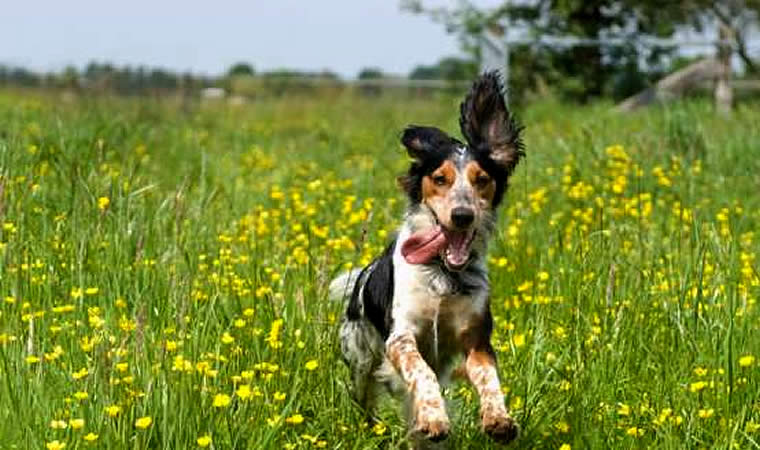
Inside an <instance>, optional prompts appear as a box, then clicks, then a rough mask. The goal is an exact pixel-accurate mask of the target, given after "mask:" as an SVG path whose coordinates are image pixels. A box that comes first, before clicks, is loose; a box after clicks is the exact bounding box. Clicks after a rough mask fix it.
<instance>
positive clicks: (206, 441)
mask: <svg viewBox="0 0 760 450" xmlns="http://www.w3.org/2000/svg"><path fill="white" fill-rule="evenodd" d="M195 442H197V443H198V447H204V448H205V447H208V446H209V445H211V436H210V435H208V434H206V435H203V436H201V437H199V438H198V440H196V441H195Z"/></svg>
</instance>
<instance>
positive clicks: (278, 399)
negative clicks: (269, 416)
mask: <svg viewBox="0 0 760 450" xmlns="http://www.w3.org/2000/svg"><path fill="white" fill-rule="evenodd" d="M283 400H285V393H284V392H280V391H277V392H275V393H274V401H276V402H281V401H283Z"/></svg>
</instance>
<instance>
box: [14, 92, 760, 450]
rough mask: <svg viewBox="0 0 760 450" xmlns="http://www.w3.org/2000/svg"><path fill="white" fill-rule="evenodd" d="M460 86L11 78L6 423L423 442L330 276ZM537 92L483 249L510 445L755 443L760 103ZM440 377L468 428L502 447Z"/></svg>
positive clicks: (444, 119)
mask: <svg viewBox="0 0 760 450" xmlns="http://www.w3.org/2000/svg"><path fill="white" fill-rule="evenodd" d="M457 102H458V99H455V98H449V97H442V98H437V97H433V98H428V99H414V98H411V99H405V100H404V101H394V100H392V99H384V98H377V99H367V98H358V97H337V98H331V99H324V98H314V99H309V98H299V99H290V100H287V99H285V100H276V99H271V100H264V101H259V102H254V103H251V104H248V105H243V106H240V107H228V106H226V105H189V106H188V105H185V106H184V107H180V106H176V105H173V104H172V103H170V102H166V101H165V102H158V101H151V100H124V99H122V100H119V99H107V98H105V99H81V100H77V101H75V102H73V103H61V102H59V101H57V100H56V99H54V98H49V97H45V96H34V95H24V96H21V95H18V94H13V93H4V94H2V95H0V392H2V395H0V418H1V419H2V420H0V438H1V439H0V447H2V448H44V447H45V446H46V445H47V446H48V447H49V448H55V446H56V445H58V446H60V445H63V444H65V445H66V448H88V447H94V448H126V447H130V448H173V449H175V448H191V447H194V446H197V445H199V444H206V445H208V446H209V448H211V447H213V448H283V447H284V448H311V447H325V448H375V447H377V446H384V447H388V448H396V447H402V448H403V447H404V446H405V445H406V444H405V442H406V440H405V437H406V430H405V427H404V424H403V423H402V419H401V418H400V417H399V415H398V413H397V411H396V408H394V407H393V406H394V405H393V402H390V401H389V402H386V404H385V405H384V407H383V408H382V409H381V422H379V423H367V422H366V421H365V416H364V415H363V413H362V411H360V410H359V409H358V408H357V407H356V406H355V405H354V404H353V403H352V401H351V399H350V397H349V395H348V393H347V392H348V390H347V387H346V384H347V382H348V377H347V371H346V369H345V367H344V366H343V365H342V362H341V359H340V355H339V351H338V346H337V339H336V332H337V324H338V321H339V320H340V315H341V313H342V309H343V305H339V304H336V303H335V302H331V301H329V300H328V299H327V298H326V286H327V283H328V282H329V280H330V278H331V277H333V276H335V275H336V274H337V273H339V272H340V271H341V270H345V269H347V268H349V267H351V266H358V265H360V264H365V263H367V262H368V261H369V260H370V259H371V258H372V257H373V256H374V255H375V254H377V253H378V251H379V250H380V249H381V248H382V246H383V245H384V244H385V243H386V242H387V240H388V239H389V238H390V236H391V234H392V232H393V230H394V228H395V226H396V225H397V224H398V222H399V217H400V215H401V213H402V212H403V208H404V199H403V197H402V195H401V194H400V193H399V192H398V189H397V188H396V184H395V177H396V175H398V174H399V173H400V172H402V171H403V170H404V168H405V167H406V164H407V160H406V157H405V155H404V152H403V150H402V149H401V147H400V145H399V144H398V137H399V132H400V130H401V129H402V128H403V127H404V126H405V125H406V124H408V123H421V124H433V125H437V126H440V127H442V128H444V129H447V130H450V131H452V132H453V131H455V130H456V124H457V117H456V112H457V110H458V108H457ZM518 113H519V116H520V118H521V119H522V121H523V122H524V123H525V125H526V126H527V129H526V137H525V140H526V144H527V154H528V157H527V158H526V159H525V160H524V163H523V164H521V166H520V167H519V169H518V171H517V173H516V175H515V176H514V178H513V180H512V183H511V188H510V191H509V193H508V196H507V199H506V201H505V205H504V207H503V209H502V211H501V220H500V222H499V223H500V225H499V227H498V230H497V233H496V236H495V239H494V240H493V243H492V246H491V252H490V255H489V261H490V270H491V278H492V291H493V292H492V308H493V312H494V315H495V322H496V329H495V333H494V337H493V339H494V344H495V346H496V348H497V353H498V358H499V372H500V375H501V378H502V383H503V386H504V390H505V395H506V399H507V402H508V404H510V405H511V407H512V409H513V411H514V414H515V416H516V417H517V418H518V420H519V422H520V424H521V426H522V429H523V433H522V435H521V437H520V439H519V441H518V442H517V443H516V444H514V447H516V448H522V447H526V448H527V447H531V448H532V447H542V448H560V447H561V446H563V445H569V446H571V447H574V448H607V447H614V448H621V447H657V448H683V447H717V448H727V447H738V448H749V447H754V446H757V441H758V432H759V430H760V409H759V408H758V406H759V404H758V403H757V398H758V375H759V374H758V361H757V360H756V358H757V357H760V341H758V339H756V338H755V335H756V334H757V331H758V325H759V324H760V323H759V322H758V309H757V305H756V301H757V298H758V294H759V293H760V287H759V286H760V279H759V278H758V258H757V254H758V248H759V246H758V241H759V240H760V236H758V235H757V226H756V224H757V223H758V220H759V219H760V213H759V212H758V211H759V209H758V208H759V207H760V198H759V197H758V195H757V190H758V186H760V175H758V174H760V162H758V161H759V159H760V158H758V156H759V155H760V154H759V153H758V150H757V146H756V143H757V142H759V141H760V135H759V134H760V131H759V130H760V129H758V128H757V127H756V123H757V122H758V120H760V113H759V112H758V111H757V109H756V108H754V107H753V106H742V107H740V108H739V109H738V110H737V111H736V112H735V113H734V114H733V115H732V116H731V117H727V118H722V117H719V116H717V115H716V114H715V113H714V112H713V111H712V108H711V106H710V105H708V104H705V103H699V102H697V103H682V104H676V105H674V106H669V107H667V108H662V109H653V110H649V111H645V112H640V113H636V114H632V115H618V114H615V113H612V112H610V111H609V108H608V106H607V105H603V104H600V105H594V106H585V107H580V106H571V105H561V104H555V103H549V102H547V103H542V104H536V105H533V106H530V107H528V108H527V109H525V110H523V111H519V112H518ZM446 392H447V393H446V395H447V397H448V398H449V399H450V400H451V403H450V408H449V410H450V414H451V415H452V416H453V417H454V426H453V435H452V436H451V438H450V439H451V441H452V444H451V445H452V447H453V448H489V447H491V446H493V444H492V443H491V442H490V441H489V440H488V439H487V438H486V437H484V436H483V435H482V433H481V432H480V431H479V424H478V414H477V404H478V403H477V396H476V394H475V393H474V391H473V390H472V389H471V388H470V387H469V386H467V385H466V384H454V385H453V386H450V387H449V388H447V391H446ZM148 417H149V418H150V420H147V419H145V418H148ZM140 418H143V420H142V421H140V425H144V427H142V428H141V427H138V426H136V423H137V422H138V419H140ZM80 419H81V420H80ZM205 438H210V440H209V439H205ZM199 439H200V440H199ZM59 448H60V447H59ZM565 448H567V447H565Z"/></svg>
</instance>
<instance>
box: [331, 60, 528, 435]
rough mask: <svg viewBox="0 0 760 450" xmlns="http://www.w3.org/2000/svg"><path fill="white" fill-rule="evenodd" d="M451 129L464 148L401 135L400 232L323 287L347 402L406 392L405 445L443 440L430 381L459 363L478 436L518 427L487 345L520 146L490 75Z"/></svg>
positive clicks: (427, 133)
mask: <svg viewBox="0 0 760 450" xmlns="http://www.w3.org/2000/svg"><path fill="white" fill-rule="evenodd" d="M459 123H460V128H461V131H462V134H463V136H464V138H465V141H466V143H463V142H461V141H459V140H457V139H455V138H453V137H451V136H449V135H448V134H446V133H445V132H443V131H441V130H440V129H438V128H434V127H428V126H416V125H410V126H408V127H407V128H406V129H405V130H404V131H403V134H402V136H401V142H402V144H403V145H404V147H406V150H407V152H408V154H409V156H410V157H411V159H412V161H411V165H410V167H409V170H408V172H407V173H406V174H405V175H403V176H402V177H400V178H399V184H400V186H401V187H402V189H403V190H404V192H405V193H406V194H407V196H408V198H409V206H408V209H407V211H406V214H405V215H404V219H403V223H402V225H401V226H400V228H399V230H398V232H397V235H396V238H395V239H394V240H393V242H391V243H390V245H388V246H387V248H386V249H385V251H384V252H383V253H382V254H381V255H380V256H379V257H377V258H376V259H375V260H374V261H373V262H372V263H370V264H369V265H368V266H367V267H365V268H364V269H361V270H360V271H359V270H354V271H351V272H349V273H346V274H343V275H342V276H340V277H338V278H337V279H335V280H333V282H332V283H331V286H330V290H331V295H332V296H333V297H336V298H341V297H342V298H349V301H348V307H347V309H346V312H345V315H344V317H343V319H342V322H341V327H340V345H341V351H342V354H343V358H344V360H345V361H346V363H347V365H348V367H349V369H350V372H351V379H352V380H351V381H352V388H353V392H352V393H353V396H354V399H355V400H356V401H357V402H358V403H359V404H360V405H361V406H362V407H363V408H365V410H366V411H367V412H368V413H369V414H370V415H371V411H372V408H373V407H374V406H375V400H376V398H377V396H378V394H380V393H381V390H380V389H379V388H380V387H383V386H384V387H387V388H389V389H390V390H391V391H396V392H398V391H401V392H405V393H406V395H405V397H406V406H407V408H406V410H407V416H408V421H409V425H410V428H411V431H412V433H413V434H414V436H416V437H418V438H419V439H420V440H422V441H424V440H425V439H427V440H430V441H440V440H443V439H445V438H446V437H447V436H448V433H449V429H450V422H449V418H448V415H447V413H446V408H445V403H444V400H443V397H442V395H441V387H440V384H439V382H445V381H446V380H447V379H448V377H449V376H450V375H451V373H452V371H453V368H454V363H455V362H456V360H457V359H458V358H459V357H462V356H463V357H464V359H463V364H462V366H463V367H462V369H463V370H462V371H463V372H464V373H465V374H466V377H467V378H468V379H469V380H470V382H471V383H472V384H473V386H474V387H475V389H476V390H477V393H478V395H479V397H480V418H481V424H482V428H483V431H485V433H487V434H488V435H490V436H491V437H492V438H494V439H495V440H497V441H501V442H509V441H511V440H513V439H515V438H516V436H517V435H518V425H517V423H516V421H515V420H514V419H513V418H512V417H511V416H510V415H509V413H508V411H507V408H506V405H505V403H504V396H503V394H502V391H501V387H500V384H499V378H498V374H497V370H496V355H495V352H494V350H493V347H492V346H491V342H490V335H491V331H492V329H493V319H492V316H491V311H490V306H489V281H488V274H487V271H486V261H485V254H486V246H487V242H488V239H489V236H490V235H491V234H492V233H493V230H494V227H495V222H496V214H495V212H496V209H497V207H498V206H499V204H500V203H501V202H502V199H503V196H504V194H505V192H506V190H507V186H508V181H509V178H510V176H511V174H512V173H513V171H514V169H515V166H516V165H517V163H518V162H519V161H520V158H521V157H523V156H524V151H523V148H524V146H523V142H522V140H521V131H522V129H523V127H522V126H520V125H518V124H517V122H516V120H515V119H514V118H513V116H512V114H511V113H510V112H509V110H508V109H507V107H506V105H505V102H504V96H503V86H502V82H501V78H500V76H499V74H498V73H497V72H487V73H484V74H483V75H481V76H480V77H479V78H478V79H477V80H476V81H475V82H474V83H473V85H472V88H471V90H470V92H469V93H468V94H467V96H466V97H465V99H464V101H463V102H462V104H461V106H460V119H459ZM349 293H350V296H349Z"/></svg>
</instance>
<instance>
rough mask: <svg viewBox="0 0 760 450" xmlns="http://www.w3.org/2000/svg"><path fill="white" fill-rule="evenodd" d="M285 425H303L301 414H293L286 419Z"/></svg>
mask: <svg viewBox="0 0 760 450" xmlns="http://www.w3.org/2000/svg"><path fill="white" fill-rule="evenodd" d="M285 423H289V424H291V425H298V424H301V423H303V416H302V415H300V414H293V415H292V416H290V417H288V418H287V419H285Z"/></svg>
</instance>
